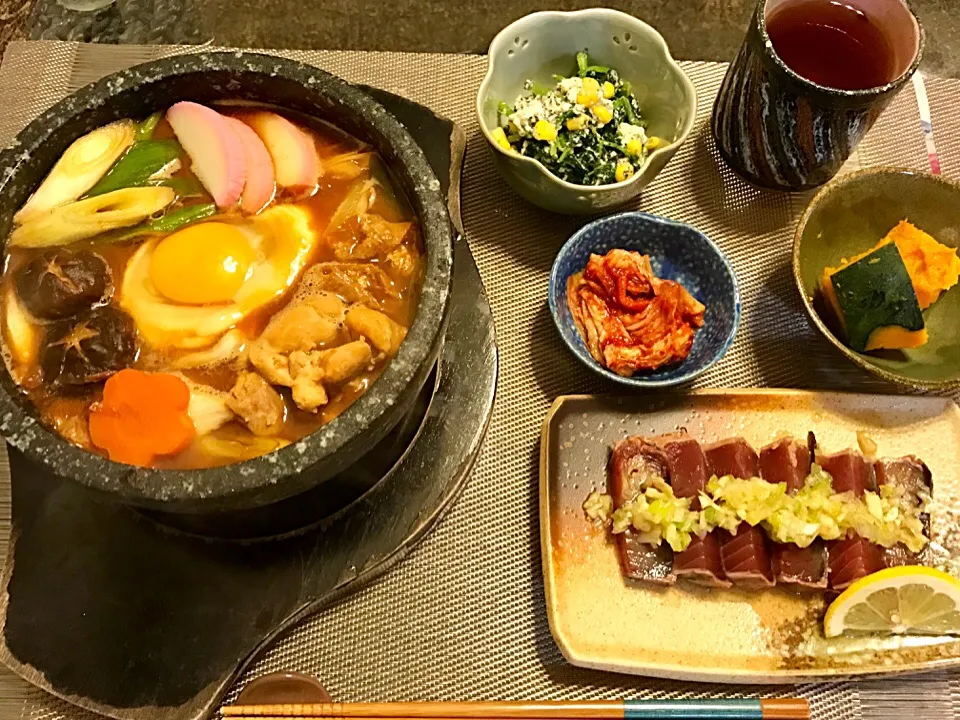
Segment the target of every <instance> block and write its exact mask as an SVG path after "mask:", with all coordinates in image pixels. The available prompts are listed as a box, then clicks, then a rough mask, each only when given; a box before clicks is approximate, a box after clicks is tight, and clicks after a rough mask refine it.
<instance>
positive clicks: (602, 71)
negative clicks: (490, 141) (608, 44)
mask: <svg viewBox="0 0 960 720" xmlns="http://www.w3.org/2000/svg"><path fill="white" fill-rule="evenodd" d="M554 78H555V79H556V81H557V84H556V85H555V86H553V87H546V86H543V85H540V84H539V83H536V82H534V81H533V80H527V81H526V83H524V93H523V94H522V95H521V96H520V97H518V98H517V100H516V103H515V104H514V105H513V107H511V106H510V105H508V104H507V103H505V102H501V103H500V105H499V108H498V116H499V124H500V127H497V128H496V129H495V130H494V131H493V136H494V139H495V140H496V141H497V143H498V144H499V145H500V146H501V147H502V148H503V149H504V150H510V151H513V152H517V153H520V154H521V155H525V156H527V157H530V158H533V159H535V160H539V161H540V162H541V163H543V165H544V166H546V168H547V169H548V170H549V171H550V172H552V173H553V174H554V175H556V176H557V177H559V178H560V179H561V180H565V181H566V182H569V183H574V184H576V185H609V184H612V183H618V182H623V181H625V180H628V179H629V178H631V177H632V176H633V175H634V173H636V171H637V170H638V169H639V168H640V167H641V166H642V165H643V162H644V160H645V159H646V157H647V154H648V153H649V152H650V151H651V150H653V149H654V148H656V147H658V146H659V145H660V143H661V140H660V139H659V138H656V137H650V136H648V135H647V132H646V129H645V128H646V121H645V120H643V118H642V117H641V115H640V105H639V103H638V102H637V98H636V96H635V95H634V94H633V92H632V91H631V87H630V83H629V82H627V81H625V80H622V79H621V78H620V75H619V74H618V73H617V71H616V70H614V69H613V68H609V67H605V66H602V65H591V64H590V58H589V56H588V54H587V51H586V50H584V51H583V52H579V53H577V67H576V71H575V74H574V75H572V76H570V77H562V76H559V75H555V76H554Z"/></svg>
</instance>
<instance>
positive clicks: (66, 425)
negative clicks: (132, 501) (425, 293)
mask: <svg viewBox="0 0 960 720" xmlns="http://www.w3.org/2000/svg"><path fill="white" fill-rule="evenodd" d="M178 105H179V106H180V107H181V110H185V112H181V113H180V116H179V117H178V115H177V111H176V110H172V111H168V112H167V113H166V114H165V115H164V116H163V119H161V120H160V122H159V123H158V124H156V126H155V127H154V128H153V129H152V131H151V132H148V133H147V132H141V130H142V129H143V128H144V127H145V124H146V125H148V124H149V123H150V120H149V119H148V121H140V122H139V123H133V127H134V128H135V130H134V132H135V139H134V140H133V142H132V144H129V145H128V146H127V147H126V148H125V149H124V150H123V152H122V153H121V154H120V155H119V158H118V159H117V160H116V161H114V162H113V163H112V164H111V167H112V168H113V170H114V171H117V170H119V169H121V168H120V167H119V166H120V163H121V162H122V160H123V158H125V157H127V158H129V157H131V156H135V154H136V153H137V152H140V154H144V153H143V149H144V143H147V144H150V143H166V144H168V145H170V146H171V147H173V148H175V149H176V151H177V159H176V160H175V161H174V162H172V163H171V164H169V165H167V166H165V167H163V168H162V169H161V170H159V171H157V172H155V173H152V179H145V178H144V179H142V180H141V184H142V186H143V187H145V188H148V189H153V188H165V187H169V188H170V189H171V190H172V191H173V194H174V198H173V200H172V201H171V202H169V203H167V204H166V205H165V206H164V207H163V208H162V209H161V210H160V211H159V212H154V213H148V215H147V216H144V217H143V218H142V219H139V220H138V221H135V222H132V223H130V222H129V221H128V220H129V219H125V220H124V222H125V224H123V225H121V226H117V227H105V228H103V229H102V231H98V232H96V233H95V234H93V235H92V236H90V237H86V238H80V239H72V240H70V241H69V242H61V241H59V240H57V238H58V233H59V232H60V231H59V229H58V227H57V224H56V223H51V222H50V220H49V217H50V215H51V213H52V214H53V215H54V216H56V215H57V214H58V213H59V214H61V215H62V214H63V212H64V210H65V209H68V208H70V207H71V205H75V204H77V203H79V204H82V203H84V202H86V200H85V199H84V198H86V197H87V196H88V195H94V193H96V192H97V185H94V186H93V188H92V189H90V188H86V189H85V190H84V191H83V192H82V193H81V194H80V195H79V200H76V199H74V200H67V201H66V202H62V203H61V204H59V205H56V206H54V207H53V208H52V209H51V210H46V209H43V208H41V209H39V210H36V211H32V210H31V208H30V205H31V203H32V202H33V199H31V200H30V201H28V202H27V204H26V205H25V208H26V209H27V210H31V212H30V213H29V214H26V217H24V218H22V222H17V223H16V224H15V228H14V231H13V233H12V234H11V236H10V239H9V240H8V246H7V249H6V252H5V262H4V268H3V277H2V280H0V298H2V305H3V314H2V315H3V350H4V353H3V354H4V359H5V361H6V363H7V367H8V369H9V371H10V373H11V375H12V377H13V378H14V380H15V381H16V382H17V383H18V384H19V386H20V387H21V389H22V391H23V392H24V393H25V395H26V396H27V398H28V399H29V402H31V403H32V404H33V405H34V406H35V407H36V409H37V412H38V414H39V416H40V418H41V419H42V421H43V422H44V423H45V424H47V425H48V426H49V427H51V428H53V429H55V430H56V431H57V432H58V433H59V434H61V435H62V436H63V437H64V438H66V439H67V440H69V441H70V442H73V443H74V444H77V445H79V446H81V447H83V448H85V449H87V450H90V451H92V452H97V453H100V454H103V455H106V456H108V457H111V459H114V460H118V461H121V462H129V463H132V464H139V465H149V466H153V467H160V468H177V469H190V468H202V467H212V466H216V465H224V464H229V463H233V462H238V461H242V460H245V459H249V458H251V457H255V456H257V455H262V454H265V453H268V452H271V451H273V450H275V449H278V448H280V447H282V446H284V445H286V444H288V443H290V442H295V441H297V440H299V439H301V438H303V437H304V436H306V435H309V434H310V433H312V432H314V431H315V430H317V429H318V428H320V427H321V426H323V425H324V424H326V423H328V422H330V421H331V420H333V419H334V418H335V417H336V416H337V415H338V414H339V413H341V412H342V411H343V410H345V409H346V408H348V407H349V406H350V405H351V404H352V403H353V402H354V401H355V400H356V399H357V398H358V397H360V395H362V394H363V392H364V391H365V390H366V389H367V388H369V387H370V385H371V384H372V383H373V382H374V381H375V380H376V379H377V377H378V376H379V375H380V373H381V372H382V371H383V369H384V368H385V367H386V365H387V363H388V362H389V360H390V358H391V357H392V356H393V355H394V354H395V353H396V351H397V349H398V346H399V344H400V342H401V341H402V340H403V337H404V335H405V333H406V329H407V328H408V327H409V326H410V324H411V322H412V320H413V316H414V314H415V311H416V306H417V301H418V298H419V287H420V283H421V279H422V270H423V267H422V265H423V263H422V259H423V258H422V248H421V243H420V239H419V234H418V231H417V226H416V218H415V216H414V214H413V212H412V211H411V209H410V208H409V206H408V205H407V203H406V201H405V199H404V198H403V197H402V196H401V195H400V194H399V193H398V192H397V191H396V188H395V186H394V185H393V183H392V182H391V180H390V177H389V174H388V172H387V171H386V169H385V167H384V165H383V164H382V162H381V161H380V159H379V157H378V156H377V155H376V153H374V152H373V151H372V150H371V148H370V147H368V146H366V145H364V144H363V143H361V142H359V141H358V140H356V139H354V138H352V137H350V136H348V135H346V134H345V133H343V132H341V131H339V130H338V129H336V128H333V127H330V126H327V125H325V124H321V123H317V122H315V121H311V122H309V125H308V124H307V121H305V119H303V118H300V117H295V116H292V115H291V116H285V115H279V114H275V113H274V112H273V111H268V110H264V109H261V108H250V107H245V106H244V107H241V106H232V105H231V106H224V107H220V108H217V110H216V111H215V110H213V109H211V108H203V107H202V106H193V104H192V103H188V104H184V103H181V104H178ZM184 105H186V106H187V107H186V108H183V107H182V106H184ZM174 108H178V106H174ZM198 108H199V110H198ZM217 111H219V112H217ZM211 113H212V114H211ZM216 116H219V118H231V120H229V121H227V122H224V123H221V122H219V120H218V117H216ZM211 121H212V124H213V129H212V130H211V129H210V128H209V127H208V126H206V125H204V123H206V122H211ZM236 122H241V123H244V125H245V126H246V128H248V129H250V130H251V132H249V133H246V132H244V131H243V128H240V129H239V130H238V129H237V128H236V125H235V123H236ZM198 125H199V126H200V127H199V129H198V127H197V126H198ZM228 125H229V126H233V127H232V132H234V136H232V137H231V138H230V140H231V142H229V143H228V144H226V145H225V146H224V147H225V149H223V150H222V151H221V149H219V148H218V147H217V142H218V139H217V135H216V133H217V132H218V131H219V132H223V131H225V129H229V127H228ZM95 132H97V131H95ZM136 133H139V135H137V134H136ZM284 133H286V134H284ZM198 136H199V137H198ZM243 136H245V137H243ZM237 137H240V138H241V140H242V142H241V143H236V142H232V140H234V139H236V138H237ZM244 143H247V144H246V145H245V144H244ZM298 143H299V144H298ZM91 144H93V143H91ZM249 145H253V146H254V147H253V150H254V151H256V152H254V153H252V154H251V151H250V148H249ZM211 148H213V152H211V150H210V149H211ZM238 148H239V150H238ZM97 150H98V148H97V147H94V148H93V150H92V151H90V150H88V153H90V152H95V151H97ZM69 152H70V151H68V154H69ZM231 152H232V153H237V152H239V153H240V155H239V156H238V157H240V161H238V162H233V161H234V160H236V159H237V158H236V157H233V158H225V157H223V155H226V154H229V153H231ZM244 153H246V155H245V156H244ZM298 153H305V154H306V155H307V156H308V157H307V161H306V162H301V160H302V158H298V157H296V155H297V154H298ZM310 153H315V157H310ZM244 157H246V160H247V162H246V166H245V171H246V176H245V179H244V180H242V181H241V182H237V181H236V178H235V177H233V178H232V179H231V178H230V177H229V175H230V173H234V175H235V174H236V172H235V171H234V170H230V169H229V168H228V169H227V170H226V171H224V169H223V166H224V165H229V163H227V162H225V160H230V162H233V167H244V163H243V159H244ZM258 158H259V164H258ZM218 163H219V165H218ZM271 166H272V168H271ZM304 166H306V167H304ZM151 167H152V166H150V165H149V163H147V167H146V170H150V169H151ZM270 169H272V176H271V174H270ZM55 174H56V170H55V171H53V172H52V173H51V175H55ZM110 175H111V172H107V173H106V177H107V179H109V178H110ZM121 175H122V173H121ZM264 175H266V177H264ZM120 179H123V178H122V177H121V178H120ZM84 182H87V183H88V182H89V180H85V181H84ZM98 182H100V183H103V182H104V181H103V180H102V179H101V180H99V181H98ZM231 183H232V184H231ZM238 185H239V186H240V187H239V188H238V187H237V186H238ZM131 187H137V189H139V187H138V186H131ZM125 189H126V188H121V191H123V190H125ZM42 195H43V186H41V189H40V190H38V191H37V193H35V195H34V198H36V197H38V196H42ZM94 197H100V198H103V197H104V195H94ZM41 199H43V198H42V197H41ZM34 204H35V205H36V203H34ZM41 204H42V203H41ZM146 209H149V208H145V210H146ZM106 212H107V214H109V212H110V208H108V209H107V211H106ZM24 214H25V213H24V212H23V211H21V213H18V216H20V215H24ZM185 216H186V217H192V218H193V222H186V223H184V224H182V225H180V226H179V227H175V226H176V225H177V220H178V219H181V218H183V217H185ZM20 219H21V218H19V217H18V220H20ZM38 222H39V223H44V222H46V225H45V226H44V225H41V226H37V225H35V223H38ZM165 223H167V224H166V225H165ZM24 228H27V230H28V232H26V233H24ZM35 228H38V229H35ZM158 228H159V230H158ZM18 234H19V235H18ZM24 237H26V239H27V241H28V242H27V243H23V242H18V241H17V239H18V238H21V239H22V238H24ZM55 240H57V241H56V243H54V241H55ZM39 244H44V245H45V246H42V247H41V246H37V245H39ZM64 348H66V350H64ZM131 371H132V372H131ZM164 383H167V384H164ZM134 427H135V428H136V429H135V431H133V432H131V428H134ZM144 433H146V434H148V435H149V434H154V435H158V437H156V438H152V439H151V438H146V439H144V440H141V437H142V436H143V434H144Z"/></svg>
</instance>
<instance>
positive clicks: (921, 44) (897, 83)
mask: <svg viewBox="0 0 960 720" xmlns="http://www.w3.org/2000/svg"><path fill="white" fill-rule="evenodd" d="M766 4H767V3H766V0H759V3H758V4H757V9H756V12H755V13H754V15H753V20H752V27H753V29H754V30H755V31H756V32H757V33H759V35H760V42H761V43H762V44H763V46H764V47H766V48H769V50H770V52H769V54H768V53H762V57H763V58H764V59H765V60H766V61H767V62H771V61H772V63H773V65H774V66H775V67H776V68H777V69H778V70H780V71H781V72H783V73H786V75H787V76H788V77H789V78H790V79H791V80H792V81H793V82H794V83H795V84H797V85H799V86H800V87H802V88H803V89H804V90H806V91H807V92H810V91H813V92H815V93H819V94H821V95H823V96H825V98H826V99H827V100H830V101H832V102H836V101H837V100H846V101H850V102H854V103H856V102H858V101H859V102H861V103H862V102H867V101H871V100H873V99H874V98H876V97H882V96H884V95H887V94H888V93H891V92H895V91H897V90H899V89H900V88H901V87H902V86H903V85H904V84H905V83H906V82H907V80H909V79H910V78H911V77H913V74H914V73H915V72H916V71H917V69H918V68H919V67H920V61H921V60H922V59H923V51H924V48H925V47H926V44H927V33H926V30H924V28H923V25H922V24H920V20H919V19H918V18H917V15H916V13H915V12H914V11H913V8H912V7H911V6H910V3H909V2H906V0H904V5H905V6H906V8H907V10H908V11H909V12H910V15H911V16H913V21H914V22H915V23H916V24H917V29H918V31H919V34H920V37H919V39H918V42H917V55H916V57H914V58H913V62H912V63H910V66H909V67H908V68H907V69H906V70H904V71H903V73H901V74H900V75H899V76H897V77H896V78H894V79H893V80H891V81H890V82H888V83H886V84H884V85H877V86H876V87H871V88H863V89H861V90H843V89H841V88H834V87H829V86H827V85H820V84H819V83H815V82H813V80H808V79H807V78H805V77H803V75H800V74H799V73H797V72H796V71H794V70H792V69H791V68H790V66H789V65H787V64H786V63H785V62H784V61H783V59H782V58H781V57H780V55H779V54H778V53H777V50H776V48H775V47H774V46H773V41H772V40H771V39H770V34H769V33H768V32H767V19H766V17H765V15H764V7H765V6H766Z"/></svg>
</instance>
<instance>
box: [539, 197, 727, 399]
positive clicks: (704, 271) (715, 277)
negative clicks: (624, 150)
mask: <svg viewBox="0 0 960 720" xmlns="http://www.w3.org/2000/svg"><path fill="white" fill-rule="evenodd" d="M614 248H622V249H624V250H636V251H637V252H639V253H641V254H643V255H649V256H650V264H651V265H652V266H653V271H654V272H655V273H656V274H657V276H658V277H661V278H664V279H667V280H674V281H676V282H678V283H680V284H681V285H683V286H684V287H685V288H686V289H687V290H688V291H689V292H690V293H691V294H692V295H693V296H694V297H695V298H697V300H699V301H700V302H702V303H703V304H704V306H706V312H705V314H704V322H703V327H702V328H700V329H699V330H698V331H697V334H696V336H695V338H694V341H693V349H692V350H691V352H690V356H689V357H688V358H687V359H686V360H684V361H683V362H682V363H680V364H678V365H670V366H668V367H664V368H661V369H659V370H654V371H650V372H640V373H637V374H636V375H634V376H633V377H623V376H621V375H617V374H616V373H615V372H612V371H610V370H607V369H606V368H605V367H602V366H601V365H599V364H598V363H597V361H596V360H594V359H593V356H592V355H591V354H590V351H589V350H588V349H587V346H586V345H585V344H584V342H583V339H582V338H581V337H580V333H579V332H578V331H577V326H576V324H575V323H574V322H573V316H572V315H571V314H570V307H569V306H568V305H567V278H569V277H570V276H571V275H573V274H574V273H578V272H580V271H581V270H583V268H584V267H586V265H587V261H588V260H589V259H590V254H591V253H595V254H597V255H605V254H606V253H607V252H609V251H610V250H613V249H614ZM549 301H550V312H551V313H553V320H554V322H555V323H556V325H557V330H559V331H560V336H561V337H562V338H563V341H564V342H565V343H566V344H567V347H569V348H570V350H571V351H572V352H573V354H574V355H576V356H577V357H578V358H580V360H581V361H582V362H583V363H584V364H585V365H587V366H588V367H589V368H590V369H592V370H593V371H595V372H597V373H599V374H601V375H603V376H604V377H606V378H609V379H610V380H613V381H615V382H618V383H621V384H622V385H631V386H633V387H637V388H661V387H669V386H671V385H679V384H681V383H685V382H689V381H690V380H693V379H694V378H695V377H697V376H698V375H700V374H701V373H703V372H704V371H705V370H706V369H707V368H709V367H710V366H711V365H713V364H714V363H716V362H717V361H718V360H719V359H720V358H722V357H723V356H724V354H725V353H726V352H727V349H728V348H729V347H730V345H732V344H733V339H734V337H735V336H736V334H737V327H738V326H739V325H740V291H739V290H738V288H737V278H736V276H735V275H734V273H733V268H732V267H731V266H730V263H729V262H728V261H727V258H726V257H725V256H724V255H723V253H722V252H720V249H719V248H718V247H717V246H716V245H714V244H713V242H712V241H711V240H710V238H708V237H707V236H706V235H704V234H703V233H702V232H700V231H699V230H697V229H696V228H693V227H691V226H689V225H684V224H682V223H678V222H673V221H672V220H667V219H666V218H662V217H657V216H656V215H648V214H647V213H641V212H625V213H619V214H617V215H610V216H609V217H605V218H601V219H599V220H595V221H594V222H591V223H588V224H587V225H584V226H583V227H582V228H580V230H578V231H577V232H576V233H575V234H574V235H573V237H571V238H570V239H569V240H567V242H566V244H565V245H564V246H563V248H561V250H560V253H559V254H558V255H557V259H556V260H555V261H554V263H553V270H552V271H551V272H550V296H549Z"/></svg>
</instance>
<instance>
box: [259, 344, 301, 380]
mask: <svg viewBox="0 0 960 720" xmlns="http://www.w3.org/2000/svg"><path fill="white" fill-rule="evenodd" d="M250 362H251V363H252V364H253V366H254V367H255V368H256V369H257V370H258V371H259V372H260V374H261V375H263V377H265V378H266V379H267V380H269V381H270V382H271V383H272V384H273V385H283V386H285V387H292V386H293V377H292V376H291V375H290V361H289V359H288V358H287V356H286V355H285V354H283V353H281V352H278V351H277V350H276V348H274V347H273V346H272V345H271V344H270V343H268V342H267V341H266V340H264V339H263V338H261V339H259V340H257V341H256V342H254V343H252V344H251V345H250Z"/></svg>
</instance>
